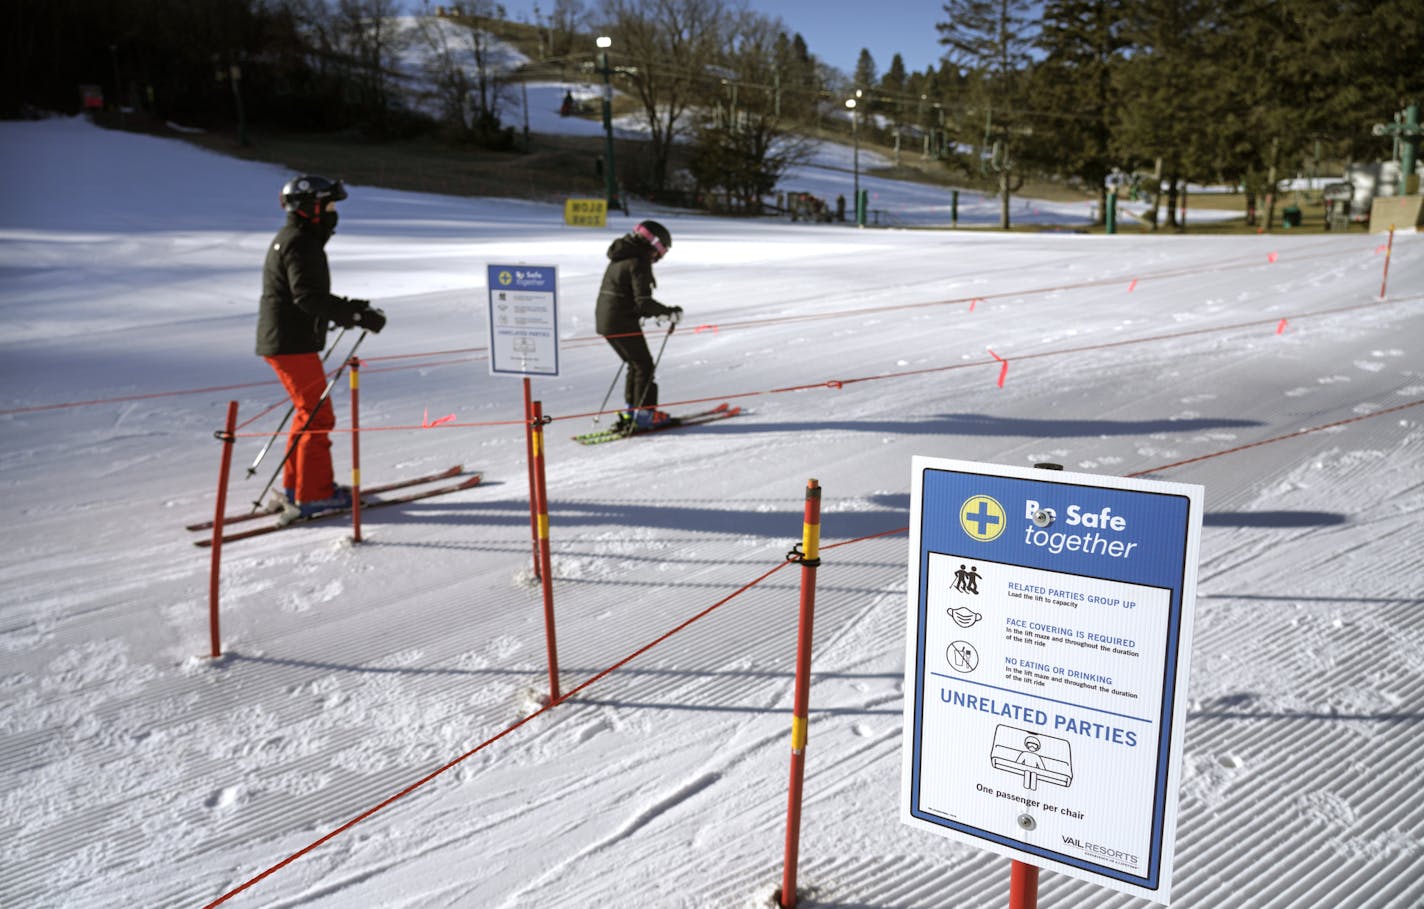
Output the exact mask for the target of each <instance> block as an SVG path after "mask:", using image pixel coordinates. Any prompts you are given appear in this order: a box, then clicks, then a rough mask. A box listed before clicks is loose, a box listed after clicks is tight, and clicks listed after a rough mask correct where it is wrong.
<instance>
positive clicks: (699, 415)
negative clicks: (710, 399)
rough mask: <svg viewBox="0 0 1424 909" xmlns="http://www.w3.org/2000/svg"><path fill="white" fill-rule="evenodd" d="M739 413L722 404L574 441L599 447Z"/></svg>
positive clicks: (592, 433) (734, 408) (589, 433)
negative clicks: (662, 420)
mask: <svg viewBox="0 0 1424 909" xmlns="http://www.w3.org/2000/svg"><path fill="white" fill-rule="evenodd" d="M741 412H742V408H741V407H733V406H732V405H730V404H728V403H726V402H723V403H721V404H718V405H717V406H716V407H713V408H711V409H710V410H699V411H697V412H695V413H689V414H683V415H681V416H677V417H673V418H672V419H670V420H668V421H667V422H666V423H662V424H660V425H658V426H652V427H649V428H647V429H634V430H633V431H632V432H625V431H623V430H621V429H600V430H597V431H595V432H586V433H584V434H583V435H577V436H574V441H575V442H578V443H579V444H581V445H601V444H603V443H604V442H617V441H618V440H620V439H631V438H635V437H637V436H645V435H649V434H650V433H655V432H663V431H664V430H668V429H680V428H682V427H684V426H699V425H701V424H703V423H711V422H714V421H716V420H725V419H728V418H729V417H735V416H736V415H737V414H739V413H741Z"/></svg>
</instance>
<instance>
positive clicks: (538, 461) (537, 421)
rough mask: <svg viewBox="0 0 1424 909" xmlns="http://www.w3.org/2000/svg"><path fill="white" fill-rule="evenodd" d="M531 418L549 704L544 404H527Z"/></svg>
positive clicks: (555, 693)
mask: <svg viewBox="0 0 1424 909" xmlns="http://www.w3.org/2000/svg"><path fill="white" fill-rule="evenodd" d="M530 410H531V412H532V414H533V419H532V420H530V421H529V425H530V428H531V429H532V430H533V433H532V435H531V443H532V446H533V451H534V462H533V463H534V480H535V482H534V487H533V488H534V490H535V496H534V498H535V500H536V507H537V508H538V533H539V577H540V579H541V580H542V581H543V588H544V637H545V640H546V643H547V646H548V651H549V703H551V704H552V703H553V702H555V701H557V700H558V699H559V648H558V646H557V645H556V644H555V641H554V575H553V572H552V571H551V570H550V569H549V488H548V486H547V485H546V484H545V482H544V405H543V403H542V402H540V401H535V402H533V404H532V405H531V407H530Z"/></svg>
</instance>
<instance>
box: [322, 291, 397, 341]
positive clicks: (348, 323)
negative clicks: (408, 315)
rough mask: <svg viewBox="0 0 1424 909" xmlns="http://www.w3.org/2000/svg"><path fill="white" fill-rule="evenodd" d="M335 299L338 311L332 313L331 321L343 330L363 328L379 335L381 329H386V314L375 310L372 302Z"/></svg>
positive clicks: (342, 298)
mask: <svg viewBox="0 0 1424 909" xmlns="http://www.w3.org/2000/svg"><path fill="white" fill-rule="evenodd" d="M333 299H335V300H336V311H335V312H334V313H332V316H331V321H333V322H335V323H336V324H337V325H340V326H341V327H342V328H362V329H365V330H366V331H369V332H371V333H373V334H379V333H380V331H381V329H382V328H385V327H386V314H385V313H383V312H381V311H380V310H379V309H373V308H372V307H371V301H370V300H348V299H346V298H345V297H335V298H333Z"/></svg>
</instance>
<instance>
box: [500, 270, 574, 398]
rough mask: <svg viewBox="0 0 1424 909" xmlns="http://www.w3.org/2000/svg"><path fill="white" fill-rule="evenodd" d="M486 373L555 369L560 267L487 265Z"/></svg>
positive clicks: (546, 373) (540, 372) (548, 373)
mask: <svg viewBox="0 0 1424 909" xmlns="http://www.w3.org/2000/svg"><path fill="white" fill-rule="evenodd" d="M487 272H488V281H489V346H490V373H491V374H494V375H515V376H557V375H558V374H559V331H558V328H559V302H558V269H557V268H555V267H554V266H552V265H490V266H488V268H487Z"/></svg>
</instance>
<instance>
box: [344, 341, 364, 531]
mask: <svg viewBox="0 0 1424 909" xmlns="http://www.w3.org/2000/svg"><path fill="white" fill-rule="evenodd" d="M347 365H348V366H350V367H351V541H352V542H353V543H359V542H361V405H360V402H361V361H360V360H358V359H356V358H355V357H352V358H351V359H350V360H349V361H347Z"/></svg>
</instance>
